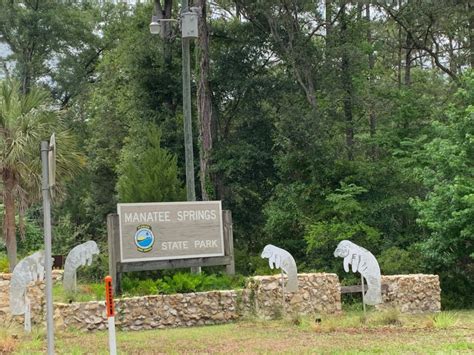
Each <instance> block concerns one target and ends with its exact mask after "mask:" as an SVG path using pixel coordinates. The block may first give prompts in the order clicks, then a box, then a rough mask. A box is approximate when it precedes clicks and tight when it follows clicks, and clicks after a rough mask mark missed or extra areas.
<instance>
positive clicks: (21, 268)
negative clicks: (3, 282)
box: [10, 250, 44, 322]
mask: <svg viewBox="0 0 474 355" xmlns="http://www.w3.org/2000/svg"><path fill="white" fill-rule="evenodd" d="M43 279H44V251H43V250H40V251H37V252H36V253H33V254H31V255H30V256H27V257H26V258H24V259H23V260H21V261H20V262H19V263H18V264H17V265H16V266H15V269H13V273H12V278H11V281H10V311H11V313H12V314H13V315H21V314H25V313H28V310H27V306H28V297H27V294H26V290H27V287H28V285H29V284H30V283H31V282H34V281H41V280H43ZM25 322H26V320H25Z"/></svg>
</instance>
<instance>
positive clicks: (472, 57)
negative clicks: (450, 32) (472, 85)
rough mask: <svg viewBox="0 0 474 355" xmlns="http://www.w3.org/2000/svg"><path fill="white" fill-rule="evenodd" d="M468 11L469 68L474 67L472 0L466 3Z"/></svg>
mask: <svg viewBox="0 0 474 355" xmlns="http://www.w3.org/2000/svg"><path fill="white" fill-rule="evenodd" d="M467 9H468V11H469V50H470V62H471V63H470V64H471V69H474V0H469V3H468V5H467Z"/></svg>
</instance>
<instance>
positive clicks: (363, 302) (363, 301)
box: [360, 275, 365, 317]
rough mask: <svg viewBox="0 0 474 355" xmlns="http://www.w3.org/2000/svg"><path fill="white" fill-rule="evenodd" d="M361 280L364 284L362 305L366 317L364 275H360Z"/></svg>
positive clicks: (362, 284)
mask: <svg viewBox="0 0 474 355" xmlns="http://www.w3.org/2000/svg"><path fill="white" fill-rule="evenodd" d="M360 282H361V286H362V307H363V308H364V317H365V299H364V292H365V290H364V288H365V287H364V276H362V275H360Z"/></svg>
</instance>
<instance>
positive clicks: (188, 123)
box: [181, 0, 196, 201]
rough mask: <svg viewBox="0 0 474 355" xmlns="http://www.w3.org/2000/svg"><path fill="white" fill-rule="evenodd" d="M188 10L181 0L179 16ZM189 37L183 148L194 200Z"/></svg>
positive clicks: (189, 194)
mask: <svg viewBox="0 0 474 355" xmlns="http://www.w3.org/2000/svg"><path fill="white" fill-rule="evenodd" d="M185 12H188V0H181V16H182V15H183V14H184V13H185ZM189 41H190V38H182V39H181V43H182V49H183V54H182V56H183V58H182V63H183V115H184V149H185V157H186V196H187V200H188V201H196V191H195V188H194V157H193V124H192V119H191V64H190V55H189Z"/></svg>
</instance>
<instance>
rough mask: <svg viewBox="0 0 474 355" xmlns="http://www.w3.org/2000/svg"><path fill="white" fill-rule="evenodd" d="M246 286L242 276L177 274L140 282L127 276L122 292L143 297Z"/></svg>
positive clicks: (123, 280) (123, 281) (123, 282)
mask: <svg viewBox="0 0 474 355" xmlns="http://www.w3.org/2000/svg"><path fill="white" fill-rule="evenodd" d="M243 284H244V278H243V277H242V276H235V277H230V276H228V275H206V274H204V273H202V274H189V273H181V272H179V273H175V274H174V275H172V276H164V277H163V278H162V279H157V280H156V281H153V280H152V279H145V280H139V279H137V278H131V277H127V276H125V277H124V278H123V279H122V290H123V292H124V294H126V295H130V296H142V295H153V294H157V293H160V294H173V293H189V292H203V291H211V290H230V289H235V288H241V287H243Z"/></svg>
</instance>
